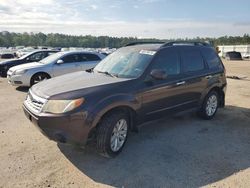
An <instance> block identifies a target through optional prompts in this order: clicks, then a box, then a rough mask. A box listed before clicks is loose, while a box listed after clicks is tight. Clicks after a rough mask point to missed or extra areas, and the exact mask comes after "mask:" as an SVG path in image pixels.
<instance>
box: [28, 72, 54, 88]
mask: <svg viewBox="0 0 250 188" xmlns="http://www.w3.org/2000/svg"><path fill="white" fill-rule="evenodd" d="M49 78H50V76H49V75H48V74H46V73H37V74H34V75H33V76H32V78H31V80H30V86H33V85H35V84H37V83H39V82H41V81H43V80H47V79H49Z"/></svg>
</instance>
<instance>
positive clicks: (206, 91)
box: [23, 42, 227, 157]
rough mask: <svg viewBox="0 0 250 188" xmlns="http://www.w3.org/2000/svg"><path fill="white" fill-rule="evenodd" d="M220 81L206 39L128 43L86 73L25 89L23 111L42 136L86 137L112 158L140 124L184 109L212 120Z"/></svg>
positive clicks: (78, 140) (221, 98)
mask: <svg viewBox="0 0 250 188" xmlns="http://www.w3.org/2000/svg"><path fill="white" fill-rule="evenodd" d="M226 85H227V83H226V77H225V69H224V66H223V64H222V62H221V60H220V58H219V57H218V55H217V53H216V51H215V49H213V48H212V47H211V46H209V45H208V44H206V43H201V42H194V43H186V42H185V43H184V42H172V43H164V44H157V43H155V44H136V43H133V44H130V45H128V46H126V47H123V48H120V49H118V50H117V51H116V52H114V53H112V54H111V55H109V56H107V57H106V58H105V59H104V60H102V61H101V62H100V63H99V64H98V65H97V66H96V67H95V68H94V69H93V70H92V71H89V72H78V73H72V74H68V75H64V76H60V77H56V78H53V79H51V80H48V81H44V82H41V83H39V84H37V85H35V86H33V87H32V88H31V89H30V90H29V93H28V95H27V98H26V100H25V101H24V105H23V108H24V112H25V114H26V116H27V117H28V119H30V120H31V121H32V123H34V124H35V125H36V126H37V127H38V128H39V129H40V130H41V132H42V133H43V134H44V135H46V136H47V137H48V138H50V139H52V140H55V141H57V142H62V143H72V144H78V145H85V144H86V143H88V141H89V140H93V139H94V140H95V141H96V146H97V149H98V151H99V152H100V153H101V154H103V155H105V156H108V157H114V156H116V155H117V154H118V153H119V152H121V150H122V148H123V146H124V144H125V142H126V140H127V136H128V133H129V131H133V130H134V131H136V130H137V125H138V124H141V123H143V122H145V121H149V120H153V119H155V118H160V117H165V116H166V115H170V114H173V113H177V112H180V111H186V110H190V109H194V110H196V111H197V113H198V114H199V116H201V117H202V118H204V119H211V118H213V117H214V115H215V114H216V111H217V109H218V107H223V106H224V104H225V91H226Z"/></svg>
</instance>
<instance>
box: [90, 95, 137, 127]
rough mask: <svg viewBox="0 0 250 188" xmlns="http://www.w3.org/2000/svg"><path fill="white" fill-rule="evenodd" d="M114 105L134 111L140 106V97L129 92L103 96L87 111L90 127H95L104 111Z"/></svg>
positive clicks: (112, 107)
mask: <svg viewBox="0 0 250 188" xmlns="http://www.w3.org/2000/svg"><path fill="white" fill-rule="evenodd" d="M116 107H128V108H130V109H132V110H133V111H135V112H136V111H138V109H139V108H140V107H141V98H140V97H137V96H135V95H131V94H116V95H113V96H109V97H107V98H104V99H103V100H101V101H100V102H98V103H97V105H95V106H94V107H93V108H92V109H91V110H90V111H89V119H88V122H89V123H90V129H92V128H94V127H96V125H97V123H98V122H99V121H100V119H101V118H102V116H103V115H104V114H105V113H107V112H108V111H110V110H112V109H114V108H116Z"/></svg>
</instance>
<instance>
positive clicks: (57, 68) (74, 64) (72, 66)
mask: <svg viewBox="0 0 250 188" xmlns="http://www.w3.org/2000/svg"><path fill="white" fill-rule="evenodd" d="M79 58H80V57H79V55H78V54H68V55H65V56H64V57H62V59H61V60H62V61H63V63H60V64H58V63H55V64H54V65H53V75H54V76H60V75H63V74H67V73H71V72H76V71H80V70H81V64H80V63H79V61H80V59H79Z"/></svg>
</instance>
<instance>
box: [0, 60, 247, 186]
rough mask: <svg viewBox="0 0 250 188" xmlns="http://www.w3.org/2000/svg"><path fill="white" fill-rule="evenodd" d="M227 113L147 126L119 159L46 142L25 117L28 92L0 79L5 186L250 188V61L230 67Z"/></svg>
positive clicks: (0, 175) (1, 182)
mask: <svg viewBox="0 0 250 188" xmlns="http://www.w3.org/2000/svg"><path fill="white" fill-rule="evenodd" d="M224 64H225V66H226V68H227V74H228V75H239V74H240V75H244V76H248V78H249V79H248V78H245V79H243V80H234V79H228V90H227V96H226V108H224V109H220V110H219V111H218V114H217V115H216V117H215V118H214V119H213V120H211V121H204V120H201V119H199V118H197V117H196V115H195V114H192V113H189V114H185V115H181V116H180V115H178V116H175V117H171V118H166V119H161V120H158V121H154V122H150V123H146V124H144V125H143V126H141V127H140V131H139V133H138V134H136V133H131V134H130V135H129V139H128V142H127V144H126V146H125V148H124V150H123V152H122V153H121V154H120V155H119V156H118V157H116V158H114V159H106V158H103V157H101V156H99V155H98V154H97V153H96V152H95V150H94V149H93V147H91V146H90V147H87V148H86V149H84V150H82V149H79V148H74V147H71V146H65V145H61V144H57V143H55V142H53V141H49V140H48V139H47V138H46V137H44V136H43V135H42V134H41V133H40V132H39V131H38V130H37V129H36V128H35V127H34V126H33V125H32V124H31V123H30V122H29V121H28V120H27V119H26V118H25V116H24V114H23V112H22V108H21V105H22V102H23V100H24V98H25V95H26V92H27V89H26V88H15V87H12V86H10V85H8V84H7V82H6V79H4V78H0V104H1V106H0V149H1V152H0V159H1V160H0V169H1V171H0V187H11V188H13V187H109V186H111V187H112V186H114V187H150V188H151V187H202V186H205V187H250V61H242V62H236V61H232V62H224Z"/></svg>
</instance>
